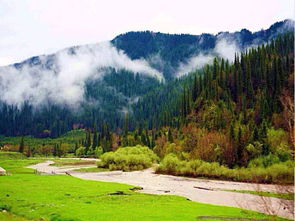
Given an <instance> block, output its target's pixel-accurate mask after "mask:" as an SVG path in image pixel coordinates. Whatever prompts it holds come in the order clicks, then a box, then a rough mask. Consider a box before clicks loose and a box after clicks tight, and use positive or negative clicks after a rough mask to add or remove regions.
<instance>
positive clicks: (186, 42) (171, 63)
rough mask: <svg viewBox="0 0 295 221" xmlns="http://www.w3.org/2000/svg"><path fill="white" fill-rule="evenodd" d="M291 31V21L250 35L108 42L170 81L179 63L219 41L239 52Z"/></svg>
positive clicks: (128, 37)
mask: <svg viewBox="0 0 295 221" xmlns="http://www.w3.org/2000/svg"><path fill="white" fill-rule="evenodd" d="M292 30H294V21H292V20H284V21H281V22H276V23H274V24H273V25H271V26H270V27H269V29H267V30H261V31H258V32H253V33H252V32H251V31H249V30H247V29H242V30H241V31H237V32H234V33H230V32H220V33H218V34H217V35H212V34H201V35H189V34H163V33H160V32H157V33H155V32H150V31H144V32H128V33H126V34H121V35H119V36H117V37H116V38H114V39H113V40H112V43H113V44H114V45H115V46H116V47H117V48H118V49H121V50H123V51H124V52H125V53H126V54H127V55H128V56H129V57H130V58H131V59H140V58H144V59H147V60H148V61H149V62H150V64H151V65H152V66H153V67H155V68H157V69H158V70H159V71H161V72H163V73H164V76H165V78H166V79H171V78H173V73H175V71H176V70H177V68H178V66H179V63H183V62H187V61H188V59H189V58H191V57H193V56H196V55H198V54H200V53H210V52H214V48H215V47H216V45H217V44H218V42H220V41H221V40H226V41H227V42H229V43H231V44H233V43H235V44H236V47H237V49H239V51H243V50H245V49H247V48H249V47H251V46H255V45H261V44H264V43H267V42H269V41H270V40H272V39H274V38H276V37H277V36H278V35H279V34H282V33H284V32H287V31H292ZM159 59H160V61H161V62H159ZM157 62H158V63H157Z"/></svg>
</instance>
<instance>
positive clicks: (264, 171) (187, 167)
mask: <svg viewBox="0 0 295 221" xmlns="http://www.w3.org/2000/svg"><path fill="white" fill-rule="evenodd" d="M157 172H158V173H166V174H171V175H180V176H190V177H206V178H211V179H223V180H230V181H241V182H256V183H280V184H293V183H294V162H291V161H287V162H284V163H277V164H273V165H271V166H269V167H266V168H264V167H252V168H236V169H230V168H227V167H225V166H222V165H219V164H218V163H209V162H205V161H201V160H191V161H186V160H180V159H179V158H178V157H177V156H176V155H174V154H169V155H167V156H166V157H165V158H164V159H163V160H162V161H161V163H160V166H159V167H158V168H157Z"/></svg>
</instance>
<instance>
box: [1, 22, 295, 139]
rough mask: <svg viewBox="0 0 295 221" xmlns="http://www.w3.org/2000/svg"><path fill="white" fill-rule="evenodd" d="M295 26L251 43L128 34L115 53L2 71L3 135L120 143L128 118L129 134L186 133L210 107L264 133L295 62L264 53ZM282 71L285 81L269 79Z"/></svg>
mask: <svg viewBox="0 0 295 221" xmlns="http://www.w3.org/2000/svg"><path fill="white" fill-rule="evenodd" d="M292 24H294V23H293V21H290V20H285V21H282V22H277V23H275V24H274V25H272V26H271V27H270V28H269V29H267V30H261V31H258V32H254V33H251V32H250V31H248V30H246V29H243V30H241V31H240V32H234V33H228V32H221V33H219V34H217V35H211V34H202V35H196V36H194V35H188V34H183V35H170V34H162V33H153V32H148V31H147V32H129V33H126V34H122V35H119V36H117V37H116V38H115V39H114V40H112V44H109V43H108V44H101V45H100V44H98V45H87V46H77V47H72V48H68V49H65V50H62V51H60V52H58V53H56V54H52V55H43V56H38V57H33V58H31V59H28V60H26V61H24V62H22V63H18V64H14V65H11V66H9V67H2V68H0V79H1V81H0V89H1V92H2V93H1V94H0V134H2V135H5V136H23V135H33V136H36V137H52V138H54V137H58V136H60V135H62V134H64V133H66V132H67V131H69V130H72V129H76V128H84V129H88V128H93V125H94V124H96V125H97V129H98V131H100V132H102V130H103V125H108V128H110V130H111V131H113V132H116V133H118V134H120V135H121V134H122V131H123V130H124V128H125V127H126V126H124V125H125V121H126V120H125V115H126V113H128V127H127V129H128V130H131V131H133V130H135V129H138V128H139V127H140V128H143V129H149V130H151V129H153V128H160V127H162V126H173V127H179V126H180V125H181V124H182V123H183V122H184V121H185V116H187V115H188V114H189V113H191V110H193V109H194V108H196V110H203V111H206V109H204V108H210V107H211V103H212V100H215V102H213V103H214V105H217V107H218V108H219V109H220V110H223V109H222V108H223V106H222V105H226V107H227V109H228V110H230V111H231V110H234V111H235V112H234V114H235V115H237V111H242V112H243V113H247V112H248V110H253V111H254V112H255V114H256V115H257V116H256V115H255V123H260V122H262V121H263V120H265V119H267V118H270V117H272V115H273V113H280V112H281V111H282V104H281V103H280V96H281V94H280V93H282V90H283V89H284V88H285V87H286V85H285V84H286V79H285V78H286V76H285V72H286V69H281V66H282V65H285V66H288V64H286V62H288V63H291V62H292V59H291V57H290V55H289V57H288V56H287V55H286V51H278V52H270V51H269V50H270V49H268V48H269V47H271V46H263V47H258V48H257V46H258V45H261V44H262V43H268V42H269V41H270V40H271V39H276V38H277V36H279V35H280V34H281V33H286V32H288V31H289V30H293V25H292ZM284 41H287V40H284ZM220 42H227V43H226V44H230V46H232V45H235V48H236V49H237V50H238V51H237V52H236V58H235V61H234V65H232V61H228V60H227V59H226V57H224V54H223V53H221V52H220V48H219V49H218V50H217V49H216V48H218V47H219V46H218V45H220ZM288 42H289V40H288ZM272 44H274V43H272ZM284 44H285V43H284ZM284 44H282V46H281V47H282V48H285V49H284V50H291V49H292V44H291V43H290V42H289V43H288V45H284ZM223 46H224V47H226V46H228V45H223ZM251 47H253V49H249V50H247V49H248V48H251ZM256 48H257V49H256ZM290 48H291V49H290ZM120 50H122V51H120ZM245 50H246V51H247V52H245ZM257 50H259V52H256V51H257ZM272 50H274V49H272ZM276 50H277V49H276ZM282 50H283V49H282ZM243 51H244V52H243ZM240 52H242V54H241V55H240ZM261 53H262V54H261ZM290 53H291V52H290ZM200 54H203V55H204V56H205V57H206V62H208V64H211V61H212V62H213V61H214V62H213V63H214V64H213V66H212V65H207V66H206V67H205V69H203V68H202V66H198V65H197V66H191V64H190V60H191V59H195V61H196V60H197V59H198V56H199V55H200ZM270 54H271V55H270ZM214 56H215V59H213V58H214ZM261 56H264V57H266V58H264V57H263V58H260V57H261ZM254 57H255V58H254ZM287 57H288V59H287ZM256 58H258V60H257V59H256ZM136 59H137V60H136ZM207 59H208V61H207ZM259 59H260V60H259ZM274 59H275V60H274ZM254 61H255V62H254ZM261 62H264V63H262V64H261ZM273 63H274V64H273ZM186 65H188V66H191V68H193V67H194V68H193V69H192V70H194V71H193V72H194V73H190V74H188V73H184V72H183V73H182V74H181V75H183V76H182V77H176V76H175V74H176V73H177V72H178V71H179V69H180V67H185V66H186ZM278 71H279V75H278V76H277V75H273V74H272V75H270V73H277V72H278ZM289 71H290V70H289ZM282 73H284V74H282ZM283 75H284V76H285V77H284V79H282V78H283V77H282V76H283ZM278 79H279V80H278ZM277 81H278V82H279V83H278V84H277V85H271V84H273V83H274V82H277ZM284 91H285V89H284ZM284 93H287V92H284ZM274 95H275V96H274ZM210 102H211V103H210ZM259 102H260V103H259ZM262 103H263V104H262ZM258 111H261V112H258ZM180 115H182V117H181V118H180V117H179V116H180ZM244 115H246V114H244ZM192 117H196V116H192ZM235 118H236V116H235ZM213 127H215V126H213ZM218 129H219V128H218Z"/></svg>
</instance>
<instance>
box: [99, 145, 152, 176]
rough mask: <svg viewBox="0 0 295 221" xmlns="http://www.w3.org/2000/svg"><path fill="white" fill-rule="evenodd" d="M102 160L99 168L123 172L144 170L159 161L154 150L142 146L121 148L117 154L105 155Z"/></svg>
mask: <svg viewBox="0 0 295 221" xmlns="http://www.w3.org/2000/svg"><path fill="white" fill-rule="evenodd" d="M100 159H101V162H98V164H97V165H98V167H104V168H108V169H110V170H123V171H132V170H142V169H145V168H148V167H151V166H152V164H153V163H155V162H157V161H158V157H157V156H156V155H155V154H154V152H153V151H152V150H150V149H149V148H148V147H143V146H140V145H137V146H134V147H121V148H119V149H118V150H117V151H116V152H108V153H104V154H103V155H101V157H100Z"/></svg>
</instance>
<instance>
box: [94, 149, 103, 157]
mask: <svg viewBox="0 0 295 221" xmlns="http://www.w3.org/2000/svg"><path fill="white" fill-rule="evenodd" d="M94 152H95V156H96V157H97V158H99V157H100V156H101V155H102V154H103V149H102V147H101V146H99V147H96V148H95V151H94Z"/></svg>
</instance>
